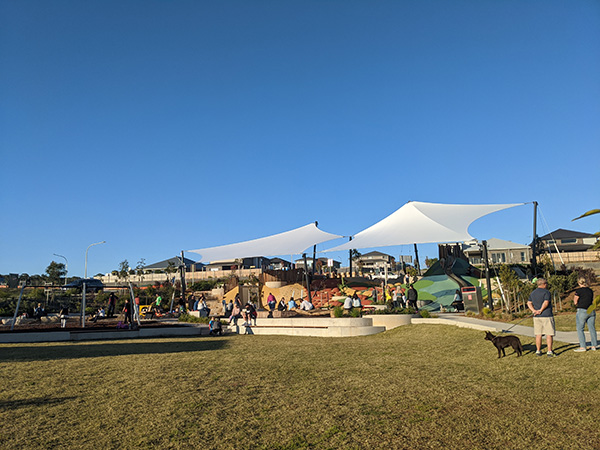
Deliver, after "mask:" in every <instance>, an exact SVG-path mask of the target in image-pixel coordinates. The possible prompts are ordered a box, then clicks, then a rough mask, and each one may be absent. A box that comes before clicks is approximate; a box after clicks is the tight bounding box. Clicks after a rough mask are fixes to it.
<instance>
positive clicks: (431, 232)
mask: <svg viewBox="0 0 600 450" xmlns="http://www.w3.org/2000/svg"><path fill="white" fill-rule="evenodd" d="M523 204H524V203H511V204H505V205H445V204H441V203H424V202H408V203H406V204H405V205H404V206H402V207H401V208H400V209H398V210H397V211H396V212H394V213H392V214H391V215H389V216H388V217H386V218H385V219H383V220H381V221H380V222H377V223H376V224H375V225H372V226H370V227H369V228H367V229H365V230H363V231H361V232H360V233H357V234H356V236H354V238H353V239H352V241H350V242H346V243H345V244H342V245H339V246H337V247H334V248H331V249H329V250H325V251H326V252H329V251H338V250H349V249H353V248H371V247H387V246H392V245H407V244H425V243H434V242H463V241H468V240H471V239H473V237H472V236H471V235H470V234H469V233H468V228H469V225H471V223H472V222H474V221H475V220H477V219H479V218H480V217H483V216H485V215H487V214H490V213H493V212H496V211H500V210H502V209H507V208H512V207H513V206H519V205H523Z"/></svg>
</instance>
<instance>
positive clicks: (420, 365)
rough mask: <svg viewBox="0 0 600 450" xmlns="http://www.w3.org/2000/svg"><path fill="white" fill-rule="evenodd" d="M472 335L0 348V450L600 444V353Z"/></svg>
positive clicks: (406, 333)
mask: <svg viewBox="0 0 600 450" xmlns="http://www.w3.org/2000/svg"><path fill="white" fill-rule="evenodd" d="M483 336H484V333H483V332H480V331H474V330H469V329H462V328H456V327H452V326H443V325H409V326H404V327H400V328H397V329H395V330H392V331H389V332H386V333H382V334H379V335H375V336H368V337H356V338H305V337H287V336H225V337H215V338H208V337H203V338H177V339H175V338H173V339H149V340H135V341H134V340H122V341H107V342H78V343H52V344H1V345H0V377H1V378H0V379H1V380H2V384H1V387H0V417H2V426H1V428H0V448H3V449H25V448H44V449H63V448H69V449H72V448H77V449H79V448H81V449H96V448H97V449H135V448H160V449H188V448H202V449H395V448H407V449H421V448H431V449H447V448H450V449H465V448H468V449H565V448H580V449H597V448H600V429H599V419H598V417H599V413H600V395H598V388H599V384H600V382H599V380H598V367H599V363H600V351H599V352H594V353H592V352H587V353H585V354H578V353H574V352H572V351H569V350H570V349H573V348H575V346H574V345H567V344H561V343H558V344H557V345H556V346H555V350H556V352H557V354H558V356H557V357H556V358H548V357H546V356H543V357H536V356H535V355H534V354H533V351H534V346H533V339H532V338H527V337H523V338H522V342H523V345H524V347H525V354H524V356H523V357H521V358H517V357H516V355H514V354H513V353H512V349H510V350H509V351H507V353H508V356H507V357H506V358H503V359H497V358H496V356H497V353H496V350H495V348H494V347H493V345H492V344H491V343H490V342H489V341H485V340H484V339H483Z"/></svg>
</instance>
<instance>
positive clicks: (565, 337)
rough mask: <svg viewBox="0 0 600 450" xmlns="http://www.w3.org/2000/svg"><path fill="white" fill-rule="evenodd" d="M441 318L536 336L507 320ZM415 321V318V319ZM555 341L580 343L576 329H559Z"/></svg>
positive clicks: (449, 315) (472, 326)
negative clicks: (506, 321)
mask: <svg viewBox="0 0 600 450" xmlns="http://www.w3.org/2000/svg"><path fill="white" fill-rule="evenodd" d="M439 317H440V319H444V321H445V322H446V323H447V322H450V321H451V322H454V324H455V325H458V326H461V325H462V326H465V327H467V328H474V329H481V330H490V331H492V332H494V331H496V332H498V333H501V332H505V333H506V334H519V335H521V336H529V337H535V335H534V334H533V327H526V326H524V325H514V326H513V325H512V324H510V323H505V322H494V321H492V320H483V319H477V318H475V317H467V316H463V315H461V314H439ZM413 323H415V320H414V319H413ZM585 337H586V340H587V342H588V344H589V342H590V334H589V333H588V332H587V331H586V332H585ZM554 340H555V341H560V342H565V343H568V344H579V340H578V339H577V332H576V331H557V332H556V335H555V336H554Z"/></svg>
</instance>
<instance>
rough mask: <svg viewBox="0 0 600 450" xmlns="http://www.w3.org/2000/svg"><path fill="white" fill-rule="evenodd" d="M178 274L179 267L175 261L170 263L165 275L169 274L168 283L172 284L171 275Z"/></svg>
mask: <svg viewBox="0 0 600 450" xmlns="http://www.w3.org/2000/svg"><path fill="white" fill-rule="evenodd" d="M175 272H177V266H176V265H175V263H174V262H173V261H169V262H168V264H167V267H165V273H166V274H167V283H170V282H171V274H172V273H175Z"/></svg>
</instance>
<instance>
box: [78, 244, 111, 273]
mask: <svg viewBox="0 0 600 450" xmlns="http://www.w3.org/2000/svg"><path fill="white" fill-rule="evenodd" d="M100 244H106V241H102V242H96V243H95V244H90V245H88V248H87V249H86V250H85V275H84V277H83V278H87V255H88V250H89V249H90V247H92V246H94V245H100Z"/></svg>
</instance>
